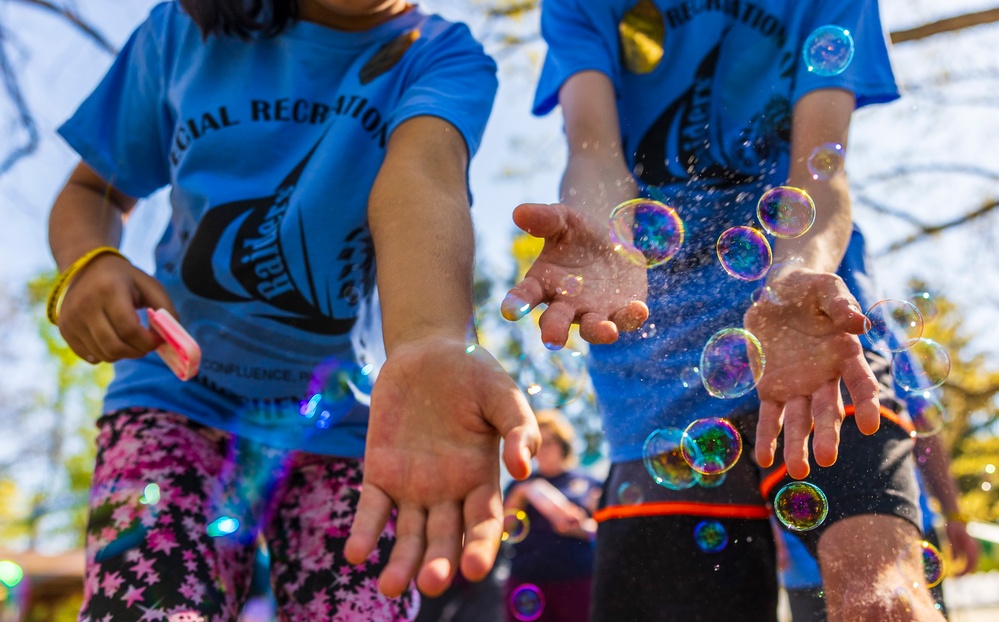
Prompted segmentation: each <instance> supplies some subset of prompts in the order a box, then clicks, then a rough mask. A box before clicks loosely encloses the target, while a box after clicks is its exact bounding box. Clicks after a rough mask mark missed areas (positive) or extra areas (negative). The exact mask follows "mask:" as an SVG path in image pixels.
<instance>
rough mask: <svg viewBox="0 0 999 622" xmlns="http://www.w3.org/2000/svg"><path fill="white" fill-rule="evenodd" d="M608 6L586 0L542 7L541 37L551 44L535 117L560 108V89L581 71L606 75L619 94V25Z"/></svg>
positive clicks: (553, 0) (547, 0)
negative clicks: (603, 13)
mask: <svg viewBox="0 0 999 622" xmlns="http://www.w3.org/2000/svg"><path fill="white" fill-rule="evenodd" d="M609 4H610V3H604V2H594V3H587V1H586V0H582V2H579V1H577V0H544V2H542V3H541V35H542V37H543V38H544V40H545V43H547V44H548V52H547V54H546V55H545V62H544V64H543V65H542V67H541V77H540V78H539V79H538V87H537V90H536V91H535V93H534V108H533V111H534V114H536V115H539V116H540V115H545V114H548V113H549V112H551V111H552V110H553V109H554V108H555V106H556V105H558V92H559V89H561V88H562V85H563V84H565V82H566V80H568V79H569V78H570V77H572V76H573V75H574V74H577V73H579V72H581V71H599V72H601V73H603V74H606V75H607V77H609V78H610V79H611V82H612V83H613V84H614V89H615V91H619V90H620V80H619V77H620V76H619V67H620V65H621V63H620V52H619V49H618V38H617V23H616V22H615V21H614V19H613V16H612V15H611V10H610V8H609V6H604V5H609ZM593 5H597V6H593ZM597 10H601V11H606V12H607V15H605V16H598V15H596V14H594V13H593V11H597ZM599 17H605V18H606V19H599Z"/></svg>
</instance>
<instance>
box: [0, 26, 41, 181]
mask: <svg viewBox="0 0 999 622" xmlns="http://www.w3.org/2000/svg"><path fill="white" fill-rule="evenodd" d="M5 41H6V33H5V32H4V31H2V30H0V78H3V85H4V90H5V91H6V92H7V96H8V97H9V98H10V101H11V102H12V103H13V104H14V108H15V109H16V110H17V120H18V123H19V124H20V126H21V127H23V128H24V131H25V132H27V133H28V137H27V140H26V141H25V143H24V144H22V145H19V146H16V147H14V148H13V149H12V150H11V151H10V153H8V154H7V155H6V156H4V157H3V160H0V175H3V174H4V173H6V172H7V171H9V170H10V169H11V168H13V167H14V165H15V164H17V163H18V162H19V161H20V160H21V159H22V158H26V157H27V156H29V155H31V154H32V153H34V152H35V149H37V148H38V142H39V136H38V124H37V123H35V117H34V116H32V114H31V109H30V108H28V104H27V102H25V101H24V96H23V95H22V94H21V84H20V82H18V80H17V73H16V72H15V71H14V66H13V64H11V62H10V57H9V56H8V55H7V47H6V46H5V45H4V42H5Z"/></svg>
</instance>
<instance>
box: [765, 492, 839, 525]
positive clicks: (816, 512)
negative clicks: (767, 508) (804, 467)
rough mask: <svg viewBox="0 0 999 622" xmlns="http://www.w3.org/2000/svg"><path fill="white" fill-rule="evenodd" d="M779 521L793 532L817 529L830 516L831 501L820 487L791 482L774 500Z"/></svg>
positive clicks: (775, 512)
mask: <svg viewBox="0 0 999 622" xmlns="http://www.w3.org/2000/svg"><path fill="white" fill-rule="evenodd" d="M774 514H776V515H777V520H779V521H780V522H781V523H783V524H784V526H785V527H787V528H788V529H791V530H793V531H809V530H811V529H815V528H816V527H818V526H819V525H821V524H822V522H823V521H824V520H825V519H826V516H827V515H828V514H829V500H828V499H826V493H824V492H822V490H821V489H819V487H818V486H816V485H814V484H809V483H808V482H791V483H790V484H787V485H786V486H784V487H783V488H781V489H780V492H778V493H777V497H776V498H775V499H774Z"/></svg>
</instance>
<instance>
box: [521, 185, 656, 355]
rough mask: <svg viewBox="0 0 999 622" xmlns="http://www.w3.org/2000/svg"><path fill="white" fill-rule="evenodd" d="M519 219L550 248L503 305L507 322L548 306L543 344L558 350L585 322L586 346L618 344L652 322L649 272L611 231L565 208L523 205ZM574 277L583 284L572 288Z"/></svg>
mask: <svg viewBox="0 0 999 622" xmlns="http://www.w3.org/2000/svg"><path fill="white" fill-rule="evenodd" d="M513 220H514V222H515V223H516V224H517V226H518V227H520V228H521V229H523V230H524V231H526V232H527V233H529V234H531V235H533V236H534V237H539V238H544V240H545V246H544V249H543V250H542V251H541V255H540V256H539V257H538V259H537V260H536V261H535V262H534V265H533V266H531V268H530V270H528V271H527V275H526V277H525V278H524V280H523V281H521V282H520V283H518V284H517V285H516V286H515V287H514V288H513V289H511V290H510V292H509V293H508V294H507V295H506V299H504V300H503V305H502V311H503V317H505V318H506V319H508V320H514V321H515V320H519V319H520V318H522V317H523V316H524V315H526V314H527V312H528V311H530V310H531V309H533V308H534V307H536V306H538V305H539V304H542V303H547V304H548V308H547V309H546V310H545V312H544V313H543V314H542V315H541V320H540V321H539V324H540V326H541V339H542V341H544V343H545V345H546V346H548V347H549V348H552V349H557V348H560V347H562V346H563V345H565V342H566V340H567V339H568V337H569V326H570V325H572V324H573V323H579V334H580V336H581V337H582V338H583V339H585V340H586V341H588V342H590V343H613V342H614V341H617V338H618V331H620V330H623V331H632V330H636V329H638V328H639V327H640V326H641V325H642V323H643V322H645V320H646V319H648V317H649V309H648V307H647V306H645V302H644V301H645V296H646V294H647V291H648V281H647V280H646V269H645V268H643V267H641V266H638V265H635V264H633V263H631V262H630V261H628V259H626V258H625V257H623V256H622V255H620V254H619V253H617V252H615V251H614V249H613V245H612V243H611V240H610V235H609V229H608V228H607V227H598V226H596V225H595V224H593V223H592V222H590V221H588V220H587V219H586V217H585V216H583V215H582V214H581V213H579V212H577V211H576V210H574V209H572V208H570V207H567V206H565V205H561V204H554V205H543V204H537V203H527V204H524V205H519V206H517V209H515V210H514V212H513ZM572 277H582V281H581V282H576V283H568V282H567V279H571V278H572ZM566 284H568V285H569V286H570V287H571V288H572V290H573V291H572V293H568V292H569V288H567V287H566ZM576 289H578V291H575V290H576Z"/></svg>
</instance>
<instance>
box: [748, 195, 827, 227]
mask: <svg viewBox="0 0 999 622" xmlns="http://www.w3.org/2000/svg"><path fill="white" fill-rule="evenodd" d="M756 218H757V219H758V220H759V221H760V224H761V225H763V228H764V229H766V230H767V232H768V233H770V234H771V235H773V236H776V237H778V238H797V237H800V236H802V235H804V234H805V233H806V232H807V231H808V230H809V229H811V228H812V224H813V223H814V222H815V203H813V202H812V197H810V196H808V193H807V192H805V191H804V190H802V189H801V188H793V187H791V186H777V187H776V188H771V189H770V190H767V191H766V192H764V193H763V196H761V197H760V200H759V202H758V203H757V204H756Z"/></svg>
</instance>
